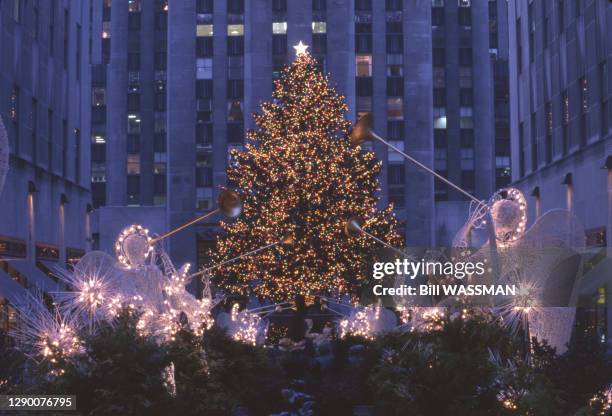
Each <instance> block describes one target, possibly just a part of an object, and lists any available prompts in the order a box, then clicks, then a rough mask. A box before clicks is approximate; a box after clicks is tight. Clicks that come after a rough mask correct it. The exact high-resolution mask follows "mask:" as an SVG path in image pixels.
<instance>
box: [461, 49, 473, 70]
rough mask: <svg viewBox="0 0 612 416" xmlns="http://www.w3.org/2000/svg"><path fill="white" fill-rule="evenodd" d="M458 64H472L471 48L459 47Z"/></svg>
mask: <svg viewBox="0 0 612 416" xmlns="http://www.w3.org/2000/svg"><path fill="white" fill-rule="evenodd" d="M459 65H461V66H472V48H459Z"/></svg>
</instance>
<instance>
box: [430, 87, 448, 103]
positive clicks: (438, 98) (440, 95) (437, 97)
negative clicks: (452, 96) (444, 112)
mask: <svg viewBox="0 0 612 416" xmlns="http://www.w3.org/2000/svg"><path fill="white" fill-rule="evenodd" d="M433 103H434V106H435V107H445V106H446V88H434V90H433Z"/></svg>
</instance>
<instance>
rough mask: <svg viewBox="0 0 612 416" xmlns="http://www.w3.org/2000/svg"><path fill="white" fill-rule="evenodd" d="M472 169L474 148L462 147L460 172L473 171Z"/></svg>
mask: <svg viewBox="0 0 612 416" xmlns="http://www.w3.org/2000/svg"><path fill="white" fill-rule="evenodd" d="M473 169H474V148H471V147H462V148H461V170H473Z"/></svg>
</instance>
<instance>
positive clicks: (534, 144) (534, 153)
mask: <svg viewBox="0 0 612 416" xmlns="http://www.w3.org/2000/svg"><path fill="white" fill-rule="evenodd" d="M530 125H531V171H532V172H535V171H536V170H537V169H538V137H537V133H538V130H537V125H536V113H531V123H530Z"/></svg>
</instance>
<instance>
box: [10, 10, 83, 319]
mask: <svg viewBox="0 0 612 416" xmlns="http://www.w3.org/2000/svg"><path fill="white" fill-rule="evenodd" d="M89 5H90V3H89V1H79V2H74V1H73V2H70V1H65V0H49V1H25V0H15V1H3V2H0V19H1V21H0V45H2V47H1V48H0V117H1V119H2V121H3V124H4V126H5V128H6V132H7V136H8V144H9V150H10V159H9V167H8V175H7V177H6V182H5V184H4V188H3V189H0V201H1V203H0V328H2V329H6V328H7V327H8V326H10V324H11V321H12V319H13V317H14V313H13V312H12V308H11V306H10V305H11V304H14V303H15V302H19V301H20V300H23V299H24V296H25V293H26V291H28V290H29V291H31V292H32V293H33V292H34V291H38V290H41V291H42V292H43V293H44V294H45V296H46V294H48V293H49V292H51V291H54V290H57V289H58V287H59V286H58V283H57V279H54V278H53V277H52V276H51V275H50V274H51V272H53V271H54V270H55V269H56V268H57V267H60V268H61V267H65V265H66V264H67V263H71V262H73V261H75V260H77V259H78V258H80V256H82V255H83V254H84V253H85V251H86V250H87V249H88V248H89V233H90V223H89V217H90V214H89V213H90V211H91V206H90V205H89V202H90V197H91V195H90V167H89V166H90V153H89V151H90V149H89V146H88V145H87V143H88V138H89V136H90V114H89V100H90V93H91V87H90V81H89V69H88V68H89V67H88V65H89V60H90V49H89V33H90V31H89V25H90V14H89V12H90V9H89Z"/></svg>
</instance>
